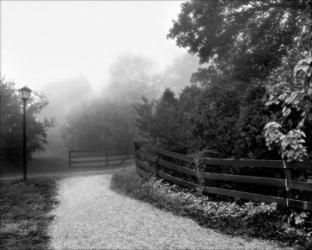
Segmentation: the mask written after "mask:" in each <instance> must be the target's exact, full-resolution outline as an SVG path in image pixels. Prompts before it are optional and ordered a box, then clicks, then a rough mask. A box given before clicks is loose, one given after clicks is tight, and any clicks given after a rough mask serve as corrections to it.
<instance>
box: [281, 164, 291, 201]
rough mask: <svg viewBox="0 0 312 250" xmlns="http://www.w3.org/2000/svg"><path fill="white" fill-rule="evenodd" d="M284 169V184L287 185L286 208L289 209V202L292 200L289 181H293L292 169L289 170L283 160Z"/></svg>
mask: <svg viewBox="0 0 312 250" xmlns="http://www.w3.org/2000/svg"><path fill="white" fill-rule="evenodd" d="M283 167H284V175H285V176H284V183H285V196H286V207H289V201H288V199H289V198H290V195H291V194H290V189H289V180H290V179H291V169H290V168H287V164H286V162H285V160H284V159H283Z"/></svg>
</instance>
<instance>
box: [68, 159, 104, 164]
mask: <svg viewBox="0 0 312 250" xmlns="http://www.w3.org/2000/svg"><path fill="white" fill-rule="evenodd" d="M89 162H105V158H104V159H79V158H76V159H75V160H74V159H72V161H71V163H72V164H73V163H89Z"/></svg>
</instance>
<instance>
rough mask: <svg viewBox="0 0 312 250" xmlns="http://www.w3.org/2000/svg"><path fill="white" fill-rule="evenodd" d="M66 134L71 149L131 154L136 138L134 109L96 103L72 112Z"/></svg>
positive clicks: (126, 106)
mask: <svg viewBox="0 0 312 250" xmlns="http://www.w3.org/2000/svg"><path fill="white" fill-rule="evenodd" d="M62 134H63V136H64V139H65V142H66V144H67V146H68V148H70V149H76V150H106V151H108V152H111V153H121V154H123V153H129V152H131V150H132V142H133V140H134V136H135V129H134V125H133V115H132V107H131V106H129V105H127V104H125V103H110V102H100V101H99V100H96V101H94V102H92V103H89V104H88V105H86V106H85V107H80V108H79V109H78V110H77V111H76V112H72V113H71V115H70V116H69V117H68V123H67V126H66V127H64V128H63V131H62Z"/></svg>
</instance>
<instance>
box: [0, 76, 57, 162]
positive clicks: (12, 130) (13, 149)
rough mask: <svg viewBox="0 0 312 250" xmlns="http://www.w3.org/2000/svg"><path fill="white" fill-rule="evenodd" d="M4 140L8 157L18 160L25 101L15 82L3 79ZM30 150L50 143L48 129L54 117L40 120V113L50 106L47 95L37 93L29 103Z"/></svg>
mask: <svg viewBox="0 0 312 250" xmlns="http://www.w3.org/2000/svg"><path fill="white" fill-rule="evenodd" d="M0 84H1V86H0V87H1V92H0V94H1V139H2V140H3V141H2V143H3V144H2V145H0V146H1V148H2V150H3V155H4V159H6V160H13V161H18V160H19V159H20V158H21V151H22V148H21V147H22V109H21V107H22V101H21V99H20V97H19V94H18V91H17V89H16V88H15V84H14V83H13V82H8V81H5V80H4V79H2V80H1V83H0ZM27 105H28V107H27V111H26V118H27V120H26V122H27V127H26V128H27V149H28V151H27V153H28V157H31V154H32V153H33V152H34V151H36V150H42V149H43V145H44V144H45V143H46V142H47V141H46V137H47V129H48V128H49V127H51V126H53V124H54V121H53V120H52V119H44V120H43V121H41V120H39V119H38V115H39V114H40V112H41V111H42V110H43V109H44V108H45V107H46V106H47V105H48V101H47V99H46V98H45V97H44V96H43V95H39V94H37V93H33V94H32V97H31V98H30V99H29V100H28V102H27Z"/></svg>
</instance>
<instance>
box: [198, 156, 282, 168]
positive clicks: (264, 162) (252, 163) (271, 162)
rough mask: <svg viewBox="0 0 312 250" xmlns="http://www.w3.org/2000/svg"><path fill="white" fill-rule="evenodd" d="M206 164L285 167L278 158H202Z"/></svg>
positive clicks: (237, 166) (236, 166) (239, 166)
mask: <svg viewBox="0 0 312 250" xmlns="http://www.w3.org/2000/svg"><path fill="white" fill-rule="evenodd" d="M202 161H203V163H205V164H206V165H216V166H229V167H235V168H241V167H255V168H283V162H282V161H278V160H232V159H215V158H202Z"/></svg>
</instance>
